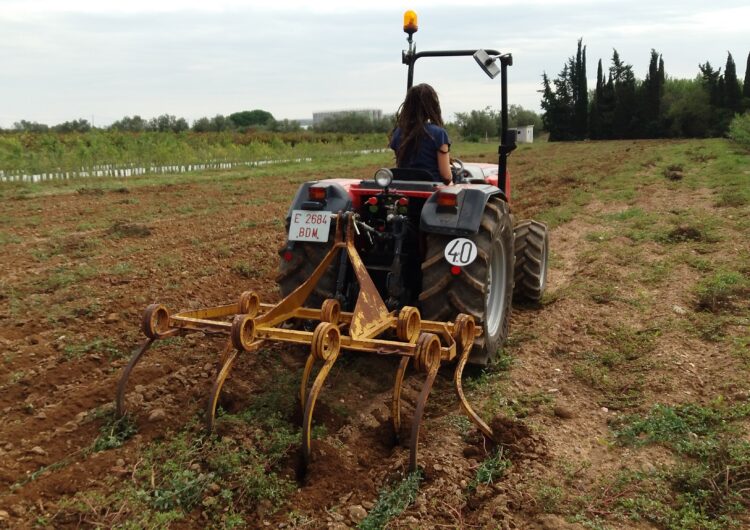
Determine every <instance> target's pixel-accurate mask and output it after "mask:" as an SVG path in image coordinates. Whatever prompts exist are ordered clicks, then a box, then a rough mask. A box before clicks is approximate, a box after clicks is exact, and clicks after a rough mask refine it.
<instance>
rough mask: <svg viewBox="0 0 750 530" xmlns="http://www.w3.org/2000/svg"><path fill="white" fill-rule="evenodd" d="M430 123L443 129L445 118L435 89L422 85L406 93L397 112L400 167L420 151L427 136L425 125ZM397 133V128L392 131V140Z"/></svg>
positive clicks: (397, 157) (397, 159)
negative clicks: (399, 130)
mask: <svg viewBox="0 0 750 530" xmlns="http://www.w3.org/2000/svg"><path fill="white" fill-rule="evenodd" d="M428 122H431V123H433V124H435V125H437V126H438V127H443V116H442V113H441V111H440V101H439V100H438V96H437V93H436V92H435V89H434V88H432V87H431V86H430V85H428V84H426V83H421V84H419V85H415V86H413V87H411V88H410V89H409V90H407V91H406V98H404V102H403V103H402V104H401V106H400V107H399V108H398V111H397V112H396V127H398V128H400V129H401V143H400V144H399V146H398V150H397V151H396V163H397V164H398V165H399V166H401V165H402V164H406V163H408V162H409V159H410V158H411V157H413V156H414V154H415V153H416V152H417V150H418V149H419V145H420V143H421V142H422V140H423V139H424V138H425V137H426V136H427V131H426V130H425V124H427V123H428ZM395 131H396V129H395V128H394V129H393V131H391V140H392V139H393V134H394V133H395Z"/></svg>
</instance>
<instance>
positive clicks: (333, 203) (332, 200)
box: [286, 180, 352, 225]
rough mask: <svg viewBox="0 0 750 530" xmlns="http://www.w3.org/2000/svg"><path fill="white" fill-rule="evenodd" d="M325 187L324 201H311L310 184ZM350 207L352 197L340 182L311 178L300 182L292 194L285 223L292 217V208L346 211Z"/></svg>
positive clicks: (335, 211)
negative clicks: (309, 194)
mask: <svg viewBox="0 0 750 530" xmlns="http://www.w3.org/2000/svg"><path fill="white" fill-rule="evenodd" d="M313 185H314V186H315V187H317V188H326V199H325V200H324V201H311V200H310V199H309V197H308V191H307V190H308V189H309V188H310V186H313ZM351 209H352V198H351V196H350V195H349V193H347V191H346V190H345V189H344V187H343V186H341V184H338V183H336V182H326V181H325V180H320V181H317V180H313V181H311V182H305V183H304V184H302V185H301V186H300V187H299V189H298V190H297V193H296V194H295V196H294V200H293V201H292V204H291V206H290V207H289V211H288V212H287V214H286V221H287V225H288V224H289V220H290V219H291V217H292V210H317V211H321V212H333V213H337V212H340V211H342V210H343V211H348V210H351Z"/></svg>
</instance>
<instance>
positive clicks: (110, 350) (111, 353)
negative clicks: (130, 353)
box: [63, 338, 125, 360]
mask: <svg viewBox="0 0 750 530" xmlns="http://www.w3.org/2000/svg"><path fill="white" fill-rule="evenodd" d="M86 353H105V354H107V356H108V357H109V358H110V359H119V358H120V357H123V356H124V355H125V353H124V352H123V351H122V350H121V349H120V348H118V347H117V345H116V344H115V343H114V341H113V340H112V339H101V338H99V339H94V340H92V341H90V342H85V343H83V344H68V345H67V346H65V348H63V356H64V357H65V359H67V360H72V359H78V358H80V357H81V356H83V355H84V354H86Z"/></svg>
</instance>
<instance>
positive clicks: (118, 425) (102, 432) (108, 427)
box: [93, 414, 138, 452]
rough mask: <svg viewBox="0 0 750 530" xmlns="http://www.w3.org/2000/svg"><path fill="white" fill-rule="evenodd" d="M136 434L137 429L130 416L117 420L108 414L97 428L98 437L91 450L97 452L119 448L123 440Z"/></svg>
mask: <svg viewBox="0 0 750 530" xmlns="http://www.w3.org/2000/svg"><path fill="white" fill-rule="evenodd" d="M136 432H138V427H137V425H136V423H135V421H133V419H132V418H131V417H130V416H128V415H127V414H126V415H124V416H123V417H121V418H117V417H115V415H114V414H109V415H108V417H107V418H106V421H105V422H104V424H103V425H102V426H101V427H100V428H99V436H98V437H97V438H96V440H95V441H94V446H93V449H94V451H95V452H98V451H106V450H107V449H114V448H116V447H121V446H122V444H123V443H125V440H128V439H129V438H131V437H132V436H133V435H134V434H135V433H136Z"/></svg>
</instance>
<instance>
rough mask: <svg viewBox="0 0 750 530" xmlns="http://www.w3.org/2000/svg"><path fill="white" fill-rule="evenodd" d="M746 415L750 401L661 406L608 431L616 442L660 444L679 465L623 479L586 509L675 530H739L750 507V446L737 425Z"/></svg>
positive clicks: (605, 488)
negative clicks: (737, 516) (734, 528)
mask: <svg viewBox="0 0 750 530" xmlns="http://www.w3.org/2000/svg"><path fill="white" fill-rule="evenodd" d="M749 416H750V402H741V403H727V402H725V401H723V400H721V399H717V400H715V401H714V402H712V403H711V404H709V405H707V406H704V405H698V404H693V403H687V404H684V405H676V406H670V405H662V404H657V405H655V406H654V407H653V408H652V409H651V411H650V412H649V413H647V414H645V415H637V414H636V415H629V416H625V417H623V418H621V419H619V420H618V421H616V422H615V423H613V424H612V426H611V427H612V430H613V433H614V435H615V438H616V440H617V442H618V443H619V444H621V445H624V446H645V445H650V444H660V445H662V446H664V447H666V448H668V449H670V450H671V451H673V452H674V453H675V454H676V455H677V456H679V459H678V460H677V461H676V462H675V463H673V464H668V465H664V466H662V467H661V469H659V470H656V471H654V472H653V473H639V472H632V471H627V472H623V473H621V474H620V475H619V476H618V477H617V478H616V479H615V480H614V481H613V482H610V483H608V484H606V485H605V486H603V487H602V488H601V489H600V490H599V494H598V495H595V496H594V497H593V498H591V499H588V502H587V503H586V508H585V509H584V511H585V512H587V513H588V515H590V516H591V515H594V516H597V515H603V516H606V515H612V514H620V515H625V516H627V517H629V518H631V519H636V520H637V519H643V520H647V521H649V522H651V523H654V524H657V525H659V526H661V527H663V528H668V529H670V530H677V529H719V528H727V527H732V526H735V525H736V524H737V522H736V521H735V520H734V519H733V515H735V514H738V513H741V512H742V511H744V510H745V509H747V508H748V507H749V506H750V496H748V495H747V491H748V488H749V487H750V443H749V442H747V440H745V439H743V436H742V429H741V428H740V426H739V424H738V423H739V421H740V420H742V419H745V418H747V417H749ZM602 507H605V510H604V511H602ZM600 511H601V512H602V513H597V512H600Z"/></svg>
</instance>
